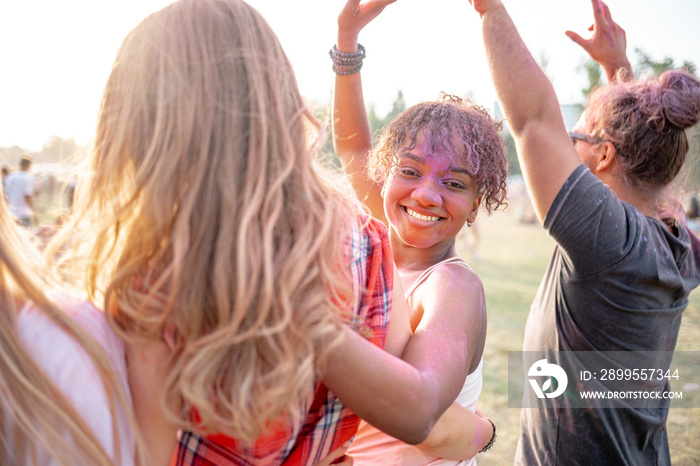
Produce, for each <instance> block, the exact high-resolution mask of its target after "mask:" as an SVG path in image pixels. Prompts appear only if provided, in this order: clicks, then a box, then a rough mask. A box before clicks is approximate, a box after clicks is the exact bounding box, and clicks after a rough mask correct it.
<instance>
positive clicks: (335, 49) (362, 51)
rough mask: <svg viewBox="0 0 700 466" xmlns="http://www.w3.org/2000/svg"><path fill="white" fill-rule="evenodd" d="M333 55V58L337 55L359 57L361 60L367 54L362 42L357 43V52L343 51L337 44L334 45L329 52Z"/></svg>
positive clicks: (340, 56)
mask: <svg viewBox="0 0 700 466" xmlns="http://www.w3.org/2000/svg"><path fill="white" fill-rule="evenodd" d="M328 53H329V54H330V56H331V58H333V59H335V57H338V58H359V59H360V60H361V59H363V58H365V57H366V56H367V54H366V50H365V48H364V47H363V46H362V44H357V52H341V51H340V50H338V47H337V46H335V45H334V46H333V48H332V49H331V50H330V52H328Z"/></svg>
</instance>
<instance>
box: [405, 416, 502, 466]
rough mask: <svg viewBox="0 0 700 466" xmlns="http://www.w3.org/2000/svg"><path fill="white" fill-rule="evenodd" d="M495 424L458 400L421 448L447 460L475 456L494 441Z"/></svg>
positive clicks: (441, 418)
mask: <svg viewBox="0 0 700 466" xmlns="http://www.w3.org/2000/svg"><path fill="white" fill-rule="evenodd" d="M492 434H493V427H492V426H491V423H490V422H489V421H487V420H486V419H484V418H482V417H481V416H478V415H476V414H475V413H473V412H471V411H469V410H468V409H467V408H465V407H464V406H461V405H459V404H457V403H452V405H451V406H450V407H449V408H448V409H447V411H445V413H444V414H443V415H442V416H441V417H440V419H439V420H438V422H437V423H436V424H435V427H433V430H431V431H430V434H429V435H428V438H427V439H425V441H424V442H422V443H419V444H418V445H416V447H418V448H419V449H421V450H422V451H424V452H426V453H428V454H431V455H434V456H438V457H440V458H444V459H448V460H466V459H469V458H473V457H474V456H476V454H477V453H479V452H480V451H481V450H482V449H483V448H484V447H485V446H486V445H487V444H488V443H489V441H490V440H491V436H492Z"/></svg>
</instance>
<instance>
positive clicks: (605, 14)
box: [566, 0, 632, 81]
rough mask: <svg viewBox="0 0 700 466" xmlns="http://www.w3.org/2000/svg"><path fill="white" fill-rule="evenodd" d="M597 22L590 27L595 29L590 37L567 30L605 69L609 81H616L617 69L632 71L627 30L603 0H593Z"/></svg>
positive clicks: (572, 38)
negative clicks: (628, 57)
mask: <svg viewBox="0 0 700 466" xmlns="http://www.w3.org/2000/svg"><path fill="white" fill-rule="evenodd" d="M591 3H592V5H593V17H594V19H595V23H594V24H593V25H592V26H591V27H589V28H588V30H589V31H593V35H592V36H591V38H590V39H584V38H583V37H581V36H580V35H578V34H576V33H575V32H573V31H566V35H567V36H568V37H569V39H571V40H572V41H574V42H576V43H577V44H578V45H580V46H581V47H583V49H584V50H585V51H586V52H588V55H590V56H591V58H592V59H593V60H595V61H596V62H598V63H600V65H601V66H602V67H603V68H604V69H605V73H606V75H607V77H608V81H614V79H615V74H616V72H617V70H619V69H621V68H624V69H626V70H627V71H628V72H630V73H631V71H632V66H631V65H630V62H629V60H628V59H627V37H626V35H625V30H624V29H622V28H621V27H620V25H619V24H617V23H616V22H615V21H613V19H612V16H611V15H610V9H609V8H608V6H607V5H606V4H605V3H603V1H602V0H591Z"/></svg>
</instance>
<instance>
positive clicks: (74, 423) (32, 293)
mask: <svg viewBox="0 0 700 466" xmlns="http://www.w3.org/2000/svg"><path fill="white" fill-rule="evenodd" d="M47 285H50V286H52V287H57V286H58V285H57V283H56V282H55V281H53V280H51V279H50V274H49V272H48V271H47V270H46V268H45V267H44V266H43V265H42V261H41V259H40V258H39V256H38V253H36V252H34V249H33V245H32V244H31V242H30V241H29V240H28V239H27V238H25V237H24V236H22V235H21V234H20V233H19V232H18V231H17V227H16V226H15V225H14V224H13V223H12V220H11V219H10V218H9V214H8V212H7V208H6V206H5V203H4V202H0V306H1V309H0V463H2V464H7V465H10V464H37V462H38V461H40V459H39V458H40V456H38V455H39V453H38V452H39V451H40V450H41V451H43V452H47V453H48V454H49V455H50V457H51V458H52V459H53V460H54V461H55V462H56V463H57V464H60V465H66V466H68V465H75V464H90V465H104V466H107V465H113V464H114V463H113V461H112V459H111V458H110V457H109V456H108V454H107V453H106V452H105V450H104V448H103V447H102V446H101V444H100V442H99V441H98V439H97V438H96V436H95V434H94V433H93V432H92V430H91V429H90V427H89V426H88V425H87V424H86V422H85V421H84V420H83V419H82V417H81V416H80V415H79V414H78V412H77V411H76V409H75V408H74V407H73V405H72V404H71V402H70V401H69V400H68V398H67V397H66V395H64V393H63V392H62V391H61V390H60V389H59V388H57V387H56V386H55V385H54V383H53V382H52V381H51V380H50V378H49V377H48V376H47V375H46V373H45V372H44V371H43V370H42V369H41V367H40V366H39V364H38V363H37V361H35V360H34V359H33V358H32V356H31V354H30V353H29V352H28V351H27V349H26V348H25V347H24V345H23V344H22V340H21V338H20V335H19V332H18V321H17V318H18V315H19V313H20V310H21V309H22V307H23V306H24V305H26V304H27V303H29V302H31V303H32V305H33V306H34V307H35V308H36V309H37V310H39V311H41V312H43V313H44V314H45V315H46V316H47V317H48V318H49V319H51V321H52V322H53V323H54V324H56V325H57V326H58V327H59V328H60V329H62V330H63V331H64V332H65V333H66V334H67V335H69V336H70V337H71V338H73V339H74V340H75V341H77V342H78V343H79V344H80V345H81V346H82V348H83V349H84V350H85V352H86V353H87V355H88V356H89V357H90V359H91V360H92V362H93V363H94V364H95V367H96V368H97V370H98V373H99V374H100V377H101V380H102V383H103V384H104V386H105V389H106V392H107V396H108V398H109V400H110V410H111V412H112V429H113V432H114V439H113V440H114V443H113V444H114V445H115V452H116V455H119V451H120V449H119V447H118V445H119V444H120V441H126V439H120V438H119V434H118V432H119V429H118V428H117V423H116V418H117V416H116V414H115V407H116V406H117V405H121V406H122V407H124V408H125V410H126V411H127V415H128V409H130V407H129V408H127V406H128V403H127V402H126V399H125V397H124V393H122V392H121V390H120V385H119V383H118V382H117V381H116V378H115V376H114V373H113V372H112V370H111V368H110V365H109V362H108V359H107V357H106V355H105V354H104V350H103V349H102V347H101V346H100V345H99V344H98V343H97V342H96V341H95V340H94V339H93V338H92V337H91V336H90V335H88V334H87V333H86V332H85V330H83V328H82V327H80V325H78V324H77V323H75V322H74V321H73V319H72V318H71V317H70V316H68V315H67V314H66V313H64V312H63V311H61V309H59V306H57V305H56V303H55V302H54V301H53V299H51V298H50V297H49V296H47V294H46V293H45V291H44V288H45V287H46V286H47ZM77 389H78V388H77ZM131 420H132V425H135V422H134V421H133V417H132V418H131ZM117 461H119V457H118V456H117ZM128 461H129V462H131V461H133V458H129V459H128Z"/></svg>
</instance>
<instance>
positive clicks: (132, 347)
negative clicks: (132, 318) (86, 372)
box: [126, 339, 178, 466]
mask: <svg viewBox="0 0 700 466" xmlns="http://www.w3.org/2000/svg"><path fill="white" fill-rule="evenodd" d="M170 355H171V350H170V348H169V347H168V346H167V345H166V344H165V342H164V341H162V340H145V339H138V340H134V341H131V342H127V343H126V360H127V369H128V373H129V387H130V388H131V397H132V399H133V402H134V412H135V414H136V422H137V423H138V425H139V428H140V430H141V432H142V434H143V439H144V444H145V445H146V447H147V449H148V451H147V452H146V454H147V456H149V461H148V463H147V464H148V465H149V466H158V465H164V466H165V465H169V464H170V459H171V457H172V455H173V450H174V449H175V444H176V441H177V430H178V427H177V425H175V424H172V423H171V422H170V421H168V419H167V418H166V416H165V413H164V412H163V410H162V408H161V405H160V399H161V394H162V389H163V386H165V379H166V376H167V373H168V370H167V369H168V360H169V357H170ZM176 404H177V402H173V405H176Z"/></svg>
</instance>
